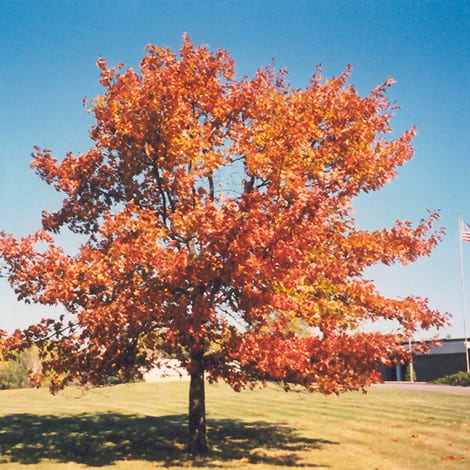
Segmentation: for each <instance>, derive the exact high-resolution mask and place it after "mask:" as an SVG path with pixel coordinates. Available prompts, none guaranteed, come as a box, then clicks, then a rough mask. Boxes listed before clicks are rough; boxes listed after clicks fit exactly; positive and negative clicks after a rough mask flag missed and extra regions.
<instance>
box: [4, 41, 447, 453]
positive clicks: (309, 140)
mask: <svg viewBox="0 0 470 470" xmlns="http://www.w3.org/2000/svg"><path fill="white" fill-rule="evenodd" d="M146 50H147V52H146V54H145V56H144V58H143V60H142V62H141V64H140V72H137V71H134V70H132V69H127V70H126V69H124V66H123V65H122V64H120V65H119V66H118V67H117V68H112V67H108V65H107V63H106V62H105V60H104V59H99V60H98V67H99V69H100V70H101V80H100V82H101V84H102V85H103V86H104V88H105V91H104V93H103V94H102V95H101V96H98V97H97V98H96V99H95V100H93V101H92V102H91V103H89V105H88V106H89V110H90V112H91V113H93V114H94V116H95V118H96V125H95V126H94V127H93V128H92V129H91V133H90V135H91V138H92V139H93V141H94V145H93V147H91V148H90V150H89V151H88V152H87V153H83V154H79V155H74V154H72V153H68V154H67V155H66V157H65V158H64V159H62V160H61V161H57V160H55V159H54V158H53V157H52V156H51V152H50V151H49V150H41V149H39V148H36V149H35V150H34V154H33V157H34V159H33V162H32V168H33V169H34V170H35V171H36V172H37V173H38V175H39V176H40V177H41V178H42V179H43V180H44V181H45V182H46V183H47V184H50V185H52V186H53V187H54V188H55V189H56V190H57V191H60V192H62V193H63V194H64V197H65V198H64V200H63V204H62V207H61V208H60V209H59V210H58V211H56V212H47V211H45V212H44V213H43V228H42V230H39V231H38V232H37V233H35V234H33V235H31V236H28V237H26V238H21V239H20V238H16V237H15V236H13V235H10V234H6V233H3V234H2V235H1V238H0V258H1V259H3V264H2V266H3V275H4V276H7V277H8V279H9V281H10V283H11V285H12V287H13V288H14V290H15V292H16V294H17V296H18V298H19V299H20V300H21V299H24V300H26V301H29V302H37V303H42V304H47V305H61V306H62V307H63V309H64V315H63V316H61V317H60V318H58V319H46V320H43V321H42V322H40V323H39V324H37V325H34V326H31V327H30V328H29V329H27V330H26V331H22V332H20V331H17V332H15V333H14V334H12V335H11V336H9V337H7V336H6V335H4V339H3V344H4V348H10V349H11V348H14V347H15V346H21V345H24V344H26V345H29V344H32V343H35V344H38V345H39V346H40V347H41V345H42V354H43V367H44V370H45V371H46V372H48V374H49V375H50V379H51V380H52V388H53V389H55V390H56V389H60V388H61V387H63V386H65V385H66V384H67V383H70V382H79V383H82V384H85V383H93V384H102V383H103V382H104V378H106V377H110V376H114V377H117V378H119V379H120V380H125V379H130V378H132V377H135V376H139V375H140V374H142V371H143V370H145V369H148V368H151V367H152V366H153V365H154V364H155V363H156V361H158V357H159V356H158V352H159V351H163V352H166V353H170V354H171V356H172V357H174V358H177V359H179V360H180V361H181V362H182V364H183V366H184V367H185V368H186V369H187V370H188V372H189V374H190V377H191V381H190V395H189V440H188V448H189V451H190V452H192V453H194V454H197V453H201V452H204V451H206V450H207V448H208V446H207V439H206V423H205V394H204V380H205V377H207V380H209V381H216V380H219V379H223V380H225V381H227V382H228V383H229V384H231V385H232V387H233V388H234V389H235V390H240V389H242V388H243V387H244V386H245V385H247V384H250V383H254V382H256V381H258V380H259V379H273V380H276V381H280V382H283V383H284V384H288V383H296V384H301V385H303V386H305V387H306V388H308V389H309V390H318V391H320V392H323V393H332V392H334V393H336V392H340V391H346V390H355V389H360V388H363V387H366V386H367V385H369V384H371V383H373V382H376V381H378V380H379V374H378V372H377V368H378V366H379V365H380V364H390V358H391V357H394V358H396V360H400V359H403V358H404V357H405V356H406V354H407V352H406V348H403V347H402V337H401V336H400V334H398V333H400V332H402V333H404V334H405V335H406V337H409V336H411V334H412V333H413V332H415V331H416V330H417V329H421V328H425V329H426V328H429V327H439V326H440V325H442V324H443V323H444V321H445V318H444V317H443V316H442V315H441V314H439V313H438V312H436V311H432V310H430V308H429V307H428V304H427V301H426V300H423V299H421V298H416V297H407V298H405V299H400V300H396V299H390V298H385V297H383V296H382V295H381V294H380V293H379V292H378V291H377V290H376V288H375V286H374V284H373V282H371V281H368V280H366V279H364V278H363V273H364V270H365V269H366V268H367V267H369V266H373V265H376V264H379V263H381V264H385V265H390V264H392V263H395V262H398V263H402V264H407V263H410V262H412V261H415V260H416V259H417V258H420V257H422V256H426V255H429V254H430V252H431V250H432V248H433V247H434V246H435V245H436V243H437V242H438V240H439V238H440V231H439V230H434V229H433V224H434V222H435V219H436V218H437V215H436V214H435V213H430V214H429V216H428V218H426V219H423V220H422V221H421V222H420V223H419V224H417V225H416V226H413V225H412V223H410V222H408V221H405V222H396V224H395V225H394V226H393V227H392V228H390V229H381V230H377V231H365V230H360V229H358V228H357V227H356V225H355V220H354V216H353V212H352V209H351V201H352V200H353V198H354V197H355V196H357V195H358V194H360V193H364V192H369V191H374V190H377V189H380V188H382V187H383V186H384V185H385V184H386V183H387V182H388V181H389V180H390V179H392V178H394V177H395V176H396V168H397V167H398V166H400V165H402V164H403V163H404V162H406V161H407V160H408V159H410V158H411V156H412V146H411V144H410V142H411V140H412V137H413V135H414V129H411V130H409V131H406V132H405V133H404V134H403V135H402V136H400V137H398V138H387V134H388V133H390V131H391V129H390V125H389V122H390V119H391V113H392V110H393V107H392V106H391V105H390V103H389V101H388V100H387V99H386V97H385V91H386V89H387V88H388V86H389V85H390V84H391V83H392V80H390V79H389V80H387V81H386V82H385V83H384V84H382V85H379V86H378V87H376V88H375V89H373V90H372V91H371V93H370V94H369V95H368V96H366V97H365V98H362V97H360V96H359V95H358V93H357V92H356V90H355V89H354V87H353V86H351V85H348V83H347V81H348V78H349V69H347V70H346V71H345V72H344V73H343V74H342V75H341V76H339V77H337V78H333V79H330V80H329V79H325V78H323V77H322V76H321V71H320V70H317V73H316V74H314V75H313V76H312V78H311V81H310V84H309V85H308V86H307V87H305V88H303V89H292V88H291V87H290V86H289V85H288V84H287V82H286V72H284V71H281V72H277V73H276V72H275V71H274V70H273V67H266V68H262V69H260V70H258V71H257V72H256V74H255V75H254V77H253V78H243V79H241V80H238V79H236V78H235V75H234V65H233V61H232V59H231V58H230V57H229V55H228V53H227V52H225V51H223V50H217V51H216V52H214V53H211V52H210V51H209V50H208V48H207V47H195V46H194V45H193V44H192V43H191V41H190V40H189V39H188V38H187V37H184V42H183V45H182V47H181V49H180V51H179V55H176V54H174V53H173V52H172V51H171V50H169V49H166V48H159V47H155V46H148V47H147V49H146ZM63 228H67V229H69V230H71V231H72V232H75V233H78V234H82V235H83V236H84V237H85V238H84V242H83V244H82V245H81V247H80V248H79V250H78V251H77V253H76V254H75V255H74V256H71V255H68V254H66V253H65V252H64V250H63V249H61V248H60V247H59V246H58V244H57V242H55V241H54V234H56V233H58V232H59V231H60V230H61V229H63ZM384 319H385V320H389V321H393V322H396V324H397V325H399V327H400V328H399V329H397V334H381V333H365V332H363V330H361V326H362V325H363V324H364V322H375V321H381V320H384Z"/></svg>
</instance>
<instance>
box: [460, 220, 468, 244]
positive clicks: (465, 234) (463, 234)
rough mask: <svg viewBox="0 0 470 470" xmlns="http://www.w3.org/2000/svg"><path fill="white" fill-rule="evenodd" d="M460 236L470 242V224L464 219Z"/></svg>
mask: <svg viewBox="0 0 470 470" xmlns="http://www.w3.org/2000/svg"><path fill="white" fill-rule="evenodd" d="M460 238H461V239H462V240H463V241H464V242H470V225H468V224H467V223H466V222H464V221H462V228H461V230H460Z"/></svg>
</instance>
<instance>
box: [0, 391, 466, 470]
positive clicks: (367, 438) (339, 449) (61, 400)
mask: <svg viewBox="0 0 470 470" xmlns="http://www.w3.org/2000/svg"><path fill="white" fill-rule="evenodd" d="M187 388H188V384H187V383H185V382H169V383H157V384H145V383H138V384H130V385H118V386H115V387H109V388H100V389H94V390H90V391H87V392H83V391H80V390H77V389H68V390H66V391H65V392H62V393H60V394H59V395H57V396H51V395H49V393H48V391H47V390H46V389H40V390H8V391H0V467H2V468H11V469H20V468H28V469H31V468H39V469H79V468H80V469H81V468H89V469H90V468H92V467H95V468H96V467H109V468H113V469H116V470H118V469H127V468H132V469H140V468H142V469H150V468H157V467H165V468H181V467H191V466H193V467H199V468H259V469H279V468H289V467H301V468H333V469H381V470H384V469H400V470H401V469H431V468H432V469H436V468H449V469H450V468H462V469H464V468H470V396H468V395H467V396H460V395H444V394H440V393H430V392H416V391H405V390H397V389H382V388H380V389H375V388H374V389H371V390H370V391H369V393H368V394H366V395H364V394H361V393H348V394H344V395H341V396H331V397H324V396H321V395H318V394H309V393H306V392H300V391H299V392H291V393H286V392H284V391H283V390H281V389H280V388H278V387H275V386H269V387H268V388H266V389H258V390H253V391H246V392H242V393H235V392H233V391H232V390H231V389H230V388H229V387H228V386H226V385H223V384H218V385H210V386H208V387H207V405H206V406H207V414H208V425H209V433H210V434H209V439H210V443H211V445H212V448H213V450H212V453H211V454H210V456H208V457H206V458H203V459H198V460H196V461H191V460H190V459H188V458H187V456H186V455H185V453H184V451H183V448H184V444H185V438H186V409H187V393H188V390H187Z"/></svg>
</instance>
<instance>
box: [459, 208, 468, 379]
mask: <svg viewBox="0 0 470 470" xmlns="http://www.w3.org/2000/svg"><path fill="white" fill-rule="evenodd" d="M462 232H463V220H462V217H461V215H460V211H459V244H460V287H461V290H462V308H463V336H464V349H465V362H466V365H467V372H470V362H469V358H468V336H467V302H466V298H465V278H464V269H463V267H464V266H463V264H464V263H463V240H462Z"/></svg>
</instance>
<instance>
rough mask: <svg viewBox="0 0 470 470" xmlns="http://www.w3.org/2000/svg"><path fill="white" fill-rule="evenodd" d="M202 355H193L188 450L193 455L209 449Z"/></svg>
mask: <svg viewBox="0 0 470 470" xmlns="http://www.w3.org/2000/svg"><path fill="white" fill-rule="evenodd" d="M202 355H203V354H202V353H199V352H198V353H193V354H192V356H191V367H190V374H191V382H190V384H189V436H188V452H189V453H190V454H192V455H200V454H204V453H206V452H207V451H208V450H209V446H208V444H207V435H206V395H205V388H204V366H203V363H202Z"/></svg>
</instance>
